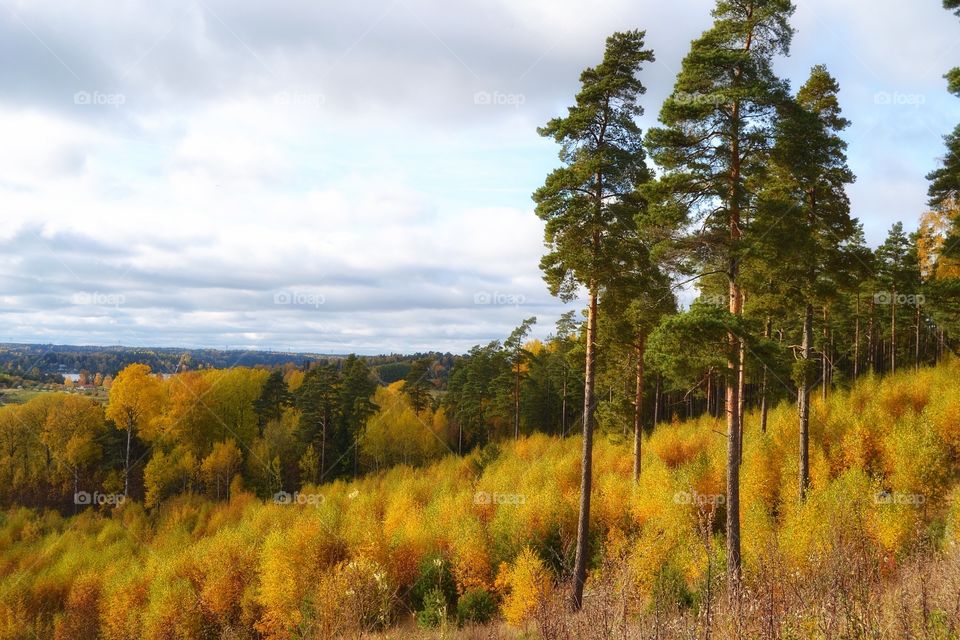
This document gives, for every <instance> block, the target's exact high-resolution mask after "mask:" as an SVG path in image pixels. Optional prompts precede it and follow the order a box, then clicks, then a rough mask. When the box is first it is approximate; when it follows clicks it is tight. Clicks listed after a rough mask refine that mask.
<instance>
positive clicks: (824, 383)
mask: <svg viewBox="0 0 960 640" xmlns="http://www.w3.org/2000/svg"><path fill="white" fill-rule="evenodd" d="M828 323H829V320H828V315H827V305H823V346H822V347H821V349H820V365H821V370H820V384H821V386H820V397H821V399H822V400H823V401H824V402H826V401H827V387H828V386H829V384H830V371H829V367H830V362H829V361H830V354H829V353H828V351H829V349H828V345H829V344H830V329H829V325H828Z"/></svg>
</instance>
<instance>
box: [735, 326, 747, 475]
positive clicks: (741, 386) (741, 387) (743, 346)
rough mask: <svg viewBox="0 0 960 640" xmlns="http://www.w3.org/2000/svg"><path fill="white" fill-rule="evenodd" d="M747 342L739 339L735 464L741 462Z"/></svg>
mask: <svg viewBox="0 0 960 640" xmlns="http://www.w3.org/2000/svg"><path fill="white" fill-rule="evenodd" d="M746 370H747V343H746V341H745V340H742V339H741V340H740V371H739V372H738V373H737V404H738V407H737V417H738V418H739V423H738V425H737V428H738V430H739V431H740V434H739V435H738V436H737V440H738V442H739V444H740V450H739V451H738V452H737V464H740V465H742V464H743V421H744V413H745V410H744V407H745V406H746V397H747V376H746Z"/></svg>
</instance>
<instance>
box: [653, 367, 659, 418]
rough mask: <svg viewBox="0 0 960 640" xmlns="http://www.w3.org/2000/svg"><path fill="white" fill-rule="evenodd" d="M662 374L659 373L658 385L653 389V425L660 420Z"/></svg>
mask: <svg viewBox="0 0 960 640" xmlns="http://www.w3.org/2000/svg"><path fill="white" fill-rule="evenodd" d="M660 401H661V398H660V374H659V373H658V374H657V386H656V388H654V390H653V426H654V427H656V426H657V424H658V423H659V422H660Z"/></svg>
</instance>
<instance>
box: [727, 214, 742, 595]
mask: <svg viewBox="0 0 960 640" xmlns="http://www.w3.org/2000/svg"><path fill="white" fill-rule="evenodd" d="M737 233H739V231H738V232H737ZM730 269H731V271H730V279H729V284H730V312H731V313H733V314H734V315H740V311H741V307H740V287H739V285H738V284H737V280H736V272H737V271H736V270H737V266H736V263H735V262H734V261H731V266H730ZM727 341H728V344H727V347H728V349H729V350H730V355H729V360H728V361H727V393H726V407H725V408H726V412H727V496H726V498H727V500H726V502H727V522H726V525H727V575H728V586H729V587H730V588H731V591H732V593H739V588H740V575H741V574H740V571H741V561H740V415H739V414H740V398H739V391H740V384H739V376H740V366H741V363H740V361H739V360H740V358H739V355H740V339H739V338H738V337H737V336H736V335H735V334H734V333H733V332H730V333H729V334H728V336H727Z"/></svg>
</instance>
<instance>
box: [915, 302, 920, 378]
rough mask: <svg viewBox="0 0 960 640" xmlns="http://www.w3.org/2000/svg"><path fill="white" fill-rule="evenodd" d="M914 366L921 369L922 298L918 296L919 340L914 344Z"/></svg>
mask: <svg viewBox="0 0 960 640" xmlns="http://www.w3.org/2000/svg"><path fill="white" fill-rule="evenodd" d="M914 360H915V365H914V368H915V369H916V370H917V371H919V370H920V298H919V297H917V342H916V345H915V346H914Z"/></svg>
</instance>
